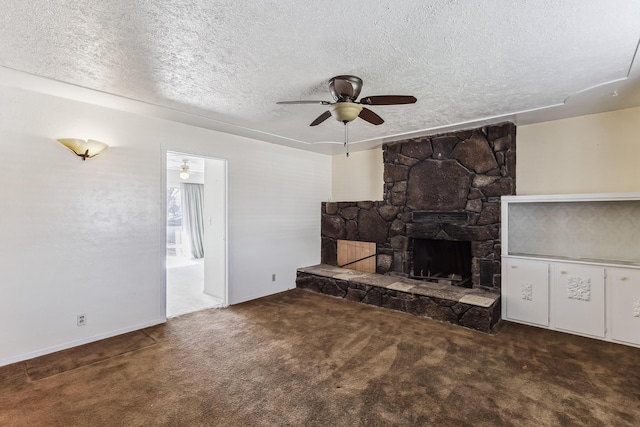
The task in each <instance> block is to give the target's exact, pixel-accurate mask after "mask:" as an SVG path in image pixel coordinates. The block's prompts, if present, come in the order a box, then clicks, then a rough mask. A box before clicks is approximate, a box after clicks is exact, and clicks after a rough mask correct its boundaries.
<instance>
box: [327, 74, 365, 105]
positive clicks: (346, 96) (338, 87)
mask: <svg viewBox="0 0 640 427" xmlns="http://www.w3.org/2000/svg"><path fill="white" fill-rule="evenodd" d="M329 90H330V91H331V95H332V96H333V99H335V100H336V101H351V102H354V101H355V100H356V99H357V98H358V96H360V91H361V90H362V79H361V78H360V77H356V76H350V75H344V76H335V77H332V78H331V80H329Z"/></svg>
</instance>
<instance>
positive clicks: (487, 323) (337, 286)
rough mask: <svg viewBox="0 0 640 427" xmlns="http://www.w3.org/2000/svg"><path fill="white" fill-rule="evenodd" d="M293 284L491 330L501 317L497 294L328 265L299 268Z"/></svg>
mask: <svg viewBox="0 0 640 427" xmlns="http://www.w3.org/2000/svg"><path fill="white" fill-rule="evenodd" d="M296 286H297V287H298V288H302V289H308V290H312V291H315V292H319V293H323V294H327V295H332V296H337V297H341V298H344V299H348V300H351V301H358V302H362V303H365V304H369V305H375V306H378V307H384V308H390V309H393V310H397V311H402V312H405V313H409V314H413V315H417V316H422V317H428V318H431V319H434V320H439V321H443V322H447V323H452V324H455V325H460V326H464V327H467V328H471V329H475V330H479V331H482V332H490V331H491V329H492V328H493V327H494V326H495V325H496V324H497V323H498V321H499V320H500V294H499V293H498V292H492V291H487V290H483V289H468V288H459V287H455V286H450V285H445V284H438V283H428V282H424V281H421V280H414V279H408V278H405V277H400V276H393V275H384V274H375V273H363V272H360V271H355V270H349V269H345V268H340V267H336V266H332V265H328V264H319V265H314V266H311V267H304V268H299V269H298V277H297V279H296Z"/></svg>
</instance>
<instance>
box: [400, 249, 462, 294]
mask: <svg viewBox="0 0 640 427" xmlns="http://www.w3.org/2000/svg"><path fill="white" fill-rule="evenodd" d="M409 245H410V247H409V251H410V254H411V258H410V264H409V268H410V272H409V276H410V277H411V278H414V279H420V280H425V281H428V282H435V283H443V284H448V285H454V286H461V287H466V288H470V287H472V280H471V258H472V256H471V242H469V241H458V240H435V239H418V238H413V239H411V240H410V242H409Z"/></svg>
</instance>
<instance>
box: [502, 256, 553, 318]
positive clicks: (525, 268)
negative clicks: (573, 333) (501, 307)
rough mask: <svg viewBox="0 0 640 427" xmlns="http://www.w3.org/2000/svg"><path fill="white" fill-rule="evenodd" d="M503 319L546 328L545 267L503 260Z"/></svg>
mask: <svg viewBox="0 0 640 427" xmlns="http://www.w3.org/2000/svg"><path fill="white" fill-rule="evenodd" d="M506 275H507V277H506V283H505V284H504V285H503V286H506V296H507V297H506V298H505V303H506V305H507V311H506V313H507V318H509V319H512V320H519V321H522V322H527V323H533V324H536V325H540V326H549V264H548V263H546V262H541V261H529V260H518V259H508V260H506Z"/></svg>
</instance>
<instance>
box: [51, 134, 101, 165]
mask: <svg viewBox="0 0 640 427" xmlns="http://www.w3.org/2000/svg"><path fill="white" fill-rule="evenodd" d="M58 142H59V143H60V144H62V145H64V146H65V147H67V148H68V149H69V150H71V151H73V152H74V153H76V154H77V155H78V156H79V157H82V160H87V157H89V158H91V157H95V156H97V155H98V154H100V153H102V152H103V151H104V150H106V149H107V148H109V146H108V145H107V144H105V143H104V142H100V141H96V140H95V139H88V140H86V141H85V140H84V139H77V138H62V139H59V140H58Z"/></svg>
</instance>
